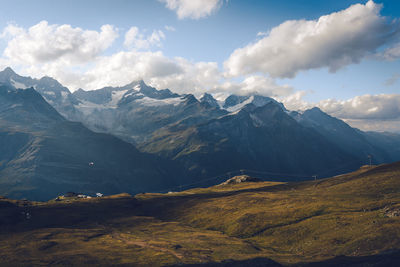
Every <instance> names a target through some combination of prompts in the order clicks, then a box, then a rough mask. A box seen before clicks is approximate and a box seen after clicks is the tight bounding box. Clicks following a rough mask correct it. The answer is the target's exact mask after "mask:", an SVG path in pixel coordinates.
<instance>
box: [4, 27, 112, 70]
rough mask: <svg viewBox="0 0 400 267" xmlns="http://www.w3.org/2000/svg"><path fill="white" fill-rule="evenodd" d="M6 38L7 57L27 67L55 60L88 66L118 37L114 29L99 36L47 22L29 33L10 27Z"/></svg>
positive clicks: (5, 31)
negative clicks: (7, 38)
mask: <svg viewBox="0 0 400 267" xmlns="http://www.w3.org/2000/svg"><path fill="white" fill-rule="evenodd" d="M3 35H4V36H5V37H7V36H8V37H9V38H10V40H9V41H8V44H7V47H6V49H5V50H4V56H5V57H6V58H9V59H11V60H13V61H15V62H18V63H20V64H27V65H29V64H42V63H47V62H53V61H56V60H62V61H63V62H64V63H65V64H81V63H86V62H88V61H90V60H93V59H94V58H96V57H97V56H98V55H99V54H101V53H102V52H104V51H105V50H106V49H107V48H108V47H110V46H111V44H112V43H113V42H114V40H115V39H116V38H117V37H118V33H117V31H116V29H115V28H114V27H113V26H111V25H103V26H102V27H101V29H100V31H99V32H97V31H90V30H83V29H81V28H73V27H72V26H71V25H66V24H64V25H56V24H53V25H49V24H48V22H47V21H41V22H40V23H38V24H36V25H34V26H32V27H30V28H29V29H28V30H25V29H23V28H20V27H17V26H15V25H8V26H7V27H6V28H5V30H4V31H3Z"/></svg>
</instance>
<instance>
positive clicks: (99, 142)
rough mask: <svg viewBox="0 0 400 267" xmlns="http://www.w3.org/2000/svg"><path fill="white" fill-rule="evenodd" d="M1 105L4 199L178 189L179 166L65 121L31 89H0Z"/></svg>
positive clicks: (0, 176) (0, 182) (0, 189)
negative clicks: (8, 197)
mask: <svg viewBox="0 0 400 267" xmlns="http://www.w3.org/2000/svg"><path fill="white" fill-rule="evenodd" d="M0 106H1V109H0V144H1V146H0V195H6V196H10V197H14V198H23V197H25V198H29V199H35V200H47V199H50V198H53V197H55V196H57V195H58V194H61V193H63V192H67V191H74V192H85V193H95V192H103V193H106V194H111V193H119V192H122V191H128V192H132V193H135V192H136V193H137V192H142V191H152V190H160V189H162V188H165V187H166V186H171V185H173V184H174V181H173V179H172V178H171V177H172V171H177V170H178V169H179V167H177V166H174V165H173V163H170V162H167V161H165V160H161V159H158V158H157V157H154V156H151V155H148V154H144V153H141V152H139V151H138V150H137V149H136V148H135V147H134V146H133V145H130V144H128V143H125V142H123V141H121V140H120V139H118V138H116V137H113V136H110V135H107V134H99V133H94V132H92V131H90V130H88V129H87V128H86V127H84V126H83V125H82V124H81V123H78V122H70V121H67V120H66V119H65V118H64V117H62V116H61V115H60V114H59V113H58V112H57V111H56V110H55V109H54V108H53V107H51V106H50V105H49V104H48V103H47V102H46V101H45V100H44V99H43V98H42V97H41V96H40V95H39V94H38V93H37V92H36V91H35V90H33V89H32V88H31V89H26V90H21V89H15V88H13V87H9V86H0ZM90 163H93V164H90ZM178 173H179V171H178Z"/></svg>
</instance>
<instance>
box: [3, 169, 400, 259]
mask: <svg viewBox="0 0 400 267" xmlns="http://www.w3.org/2000/svg"><path fill="white" fill-rule="evenodd" d="M0 211H1V213H0V214H1V215H0V226H1V228H0V229H1V230H0V262H3V263H5V264H13V263H18V264H22V265H23V264H26V265H29V264H30V263H34V264H44V265H46V264H59V265H63V264H81V265H83V264H85V265H87V264H94V265H99V264H100V265H101V264H103V265H109V264H111V263H112V264H117V265H118V264H120V265H124V264H127V265H151V266H160V265H171V264H182V263H185V264H191V263H201V262H203V263H205V262H221V261H223V260H227V259H232V260H245V259H252V258H256V257H266V258H270V259H273V260H275V261H277V262H279V263H281V264H285V265H287V264H295V263H301V262H303V263H304V262H321V261H325V260H329V259H332V258H334V257H336V256H340V255H346V256H357V257H359V256H367V255H375V254H379V253H382V252H387V251H390V250H392V251H393V250H399V249H400V217H398V216H395V214H396V212H397V211H399V212H400V163H395V164H390V165H382V166H377V167H371V168H369V167H364V168H362V169H360V170H358V171H356V172H354V173H350V174H346V175H342V176H338V177H334V178H329V179H324V180H317V181H308V182H301V183H275V182H249V183H241V184H234V185H224V186H214V187H210V188H197V189H191V190H187V191H184V192H175V193H169V194H150V193H147V194H140V195H136V196H135V198H133V197H131V196H129V195H119V196H113V197H106V198H96V199H87V200H86V199H85V200H71V201H70V202H65V201H62V202H56V201H50V202H47V203H39V202H37V203H31V202H23V201H11V200H5V199H3V200H0ZM27 211H29V212H30V213H31V216H32V218H30V219H26V217H25V216H26V215H25V214H26V212H27ZM21 212H25V213H24V214H22V213H21ZM393 214H394V215H393Z"/></svg>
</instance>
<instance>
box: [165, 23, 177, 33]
mask: <svg viewBox="0 0 400 267" xmlns="http://www.w3.org/2000/svg"><path fill="white" fill-rule="evenodd" d="M164 28H165V29H166V30H167V31H170V32H175V31H176V29H175V28H174V27H172V26H169V25H165V26H164Z"/></svg>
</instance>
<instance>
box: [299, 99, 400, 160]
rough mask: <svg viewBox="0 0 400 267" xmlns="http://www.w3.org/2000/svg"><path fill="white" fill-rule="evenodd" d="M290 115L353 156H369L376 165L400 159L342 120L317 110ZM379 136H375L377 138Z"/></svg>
mask: <svg viewBox="0 0 400 267" xmlns="http://www.w3.org/2000/svg"><path fill="white" fill-rule="evenodd" d="M291 115H292V117H293V118H294V119H296V120H297V121H298V122H299V123H300V124H302V125H303V126H305V127H310V128H313V129H314V130H316V131H317V132H319V133H320V134H321V135H323V136H324V137H326V138H327V139H328V140H329V141H331V142H333V143H334V144H336V145H337V146H338V147H340V148H341V149H343V150H345V151H347V152H348V153H350V154H352V155H354V156H358V157H363V158H364V159H365V158H367V157H368V155H371V156H372V157H373V160H374V162H377V163H382V162H392V161H395V160H398V159H399V158H400V154H397V155H394V154H393V153H390V152H389V151H390V150H391V149H388V147H384V146H381V145H379V143H378V142H376V141H374V140H372V139H371V138H368V137H367V136H366V133H364V132H362V131H360V130H358V129H354V128H352V127H350V126H349V125H348V124H346V123H345V122H344V121H342V120H339V119H337V118H334V117H332V116H329V115H328V114H326V113H324V112H323V111H321V110H320V109H319V108H316V107H315V108H312V109H309V110H306V111H304V112H303V113H302V114H300V113H297V112H292V113H291ZM379 135H380V134H377V136H379ZM398 140H400V139H398Z"/></svg>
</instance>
